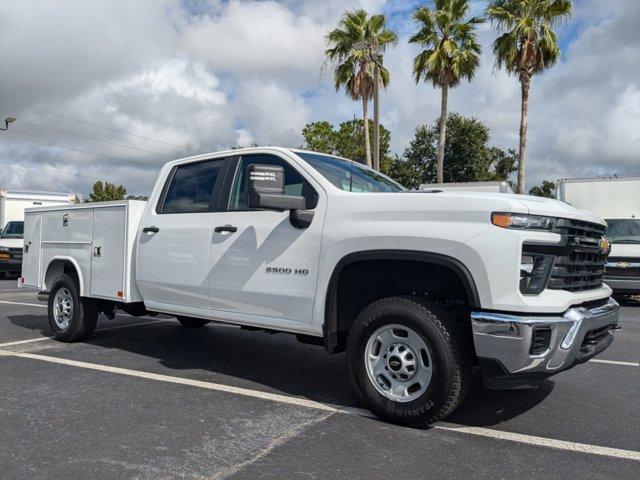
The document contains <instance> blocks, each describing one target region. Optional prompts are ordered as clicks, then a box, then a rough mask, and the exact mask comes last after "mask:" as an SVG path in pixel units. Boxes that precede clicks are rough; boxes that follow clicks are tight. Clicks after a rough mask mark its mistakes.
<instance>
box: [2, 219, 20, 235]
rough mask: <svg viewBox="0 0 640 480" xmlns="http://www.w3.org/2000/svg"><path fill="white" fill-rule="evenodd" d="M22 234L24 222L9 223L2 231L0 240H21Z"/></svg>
mask: <svg viewBox="0 0 640 480" xmlns="http://www.w3.org/2000/svg"><path fill="white" fill-rule="evenodd" d="M23 233H24V222H9V223H7V226H6V227H4V230H3V231H2V237H1V238H22V235H23Z"/></svg>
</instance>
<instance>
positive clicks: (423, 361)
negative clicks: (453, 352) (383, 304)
mask: <svg viewBox="0 0 640 480" xmlns="http://www.w3.org/2000/svg"><path fill="white" fill-rule="evenodd" d="M364 355H365V358H364V360H365V367H366V370H367V375H368V377H369V380H370V381H371V383H372V384H373V386H374V387H375V388H376V390H377V391H378V392H380V393H381V394H382V395H383V396H385V397H387V398H389V399H391V400H394V401H396V402H410V401H412V400H415V399H416V398H418V397H419V396H420V395H422V394H423V393H424V392H425V391H426V390H427V388H428V387H429V384H430V383H431V376H432V363H431V352H430V351H429V348H428V347H427V344H426V343H425V341H424V340H423V338H422V337H421V336H420V335H419V334H418V333H416V332H415V331H414V330H412V329H410V328H408V327H405V326H403V325H395V324H392V325H385V326H383V327H381V328H379V329H378V330H376V331H375V332H373V334H372V335H371V336H370V337H369V340H368V341H367V345H366V347H365V353H364Z"/></svg>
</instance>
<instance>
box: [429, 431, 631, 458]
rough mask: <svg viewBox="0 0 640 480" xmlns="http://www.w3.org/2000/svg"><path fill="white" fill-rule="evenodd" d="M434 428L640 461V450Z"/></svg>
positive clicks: (543, 438)
mask: <svg viewBox="0 0 640 480" xmlns="http://www.w3.org/2000/svg"><path fill="white" fill-rule="evenodd" d="M435 428H438V429H440V430H449V431H451V432H460V433H467V434H470V435H477V436H480V437H490V438H495V439H498V440H508V441H511V442H518V443H526V444H527V445H535V446H538V447H549V448H555V449H558V450H569V451H571V452H579V453H589V454H592V455H602V456H604V457H614V458H624V459H626V460H638V461H640V452H634V451H633V450H621V449H619V448H610V447H600V446H597V445H589V444H586V443H576V442H567V441H565V440H556V439H554V438H545V437H534V436H532V435H523V434H521V433H512V432H503V431H502V430H492V429H490V428H480V427H465V426H461V425H455V424H450V423H444V424H442V425H438V426H436V427H435Z"/></svg>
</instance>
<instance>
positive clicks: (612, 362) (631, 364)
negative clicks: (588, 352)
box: [589, 358, 640, 367]
mask: <svg viewBox="0 0 640 480" xmlns="http://www.w3.org/2000/svg"><path fill="white" fill-rule="evenodd" d="M589 362H593V363H607V364H609V365H624V366H626V367H640V363H638V362H621V361H619V360H601V359H599V358H593V359H591V360H589Z"/></svg>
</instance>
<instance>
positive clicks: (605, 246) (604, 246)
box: [600, 237, 611, 253]
mask: <svg viewBox="0 0 640 480" xmlns="http://www.w3.org/2000/svg"><path fill="white" fill-rule="evenodd" d="M610 249H611V242H610V241H609V240H607V239H606V238H604V237H602V238H601V239H600V251H601V252H602V253H609V250H610Z"/></svg>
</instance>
